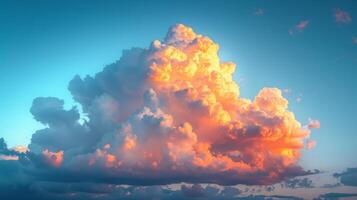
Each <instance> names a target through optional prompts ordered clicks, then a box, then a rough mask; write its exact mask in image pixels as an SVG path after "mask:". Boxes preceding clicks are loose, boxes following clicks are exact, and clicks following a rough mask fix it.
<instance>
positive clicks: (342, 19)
mask: <svg viewBox="0 0 357 200" xmlns="http://www.w3.org/2000/svg"><path fill="white" fill-rule="evenodd" d="M334 18H335V22H336V23H338V24H349V23H351V22H352V17H351V15H350V14H349V13H348V12H346V11H344V10H341V9H336V10H335V11H334Z"/></svg>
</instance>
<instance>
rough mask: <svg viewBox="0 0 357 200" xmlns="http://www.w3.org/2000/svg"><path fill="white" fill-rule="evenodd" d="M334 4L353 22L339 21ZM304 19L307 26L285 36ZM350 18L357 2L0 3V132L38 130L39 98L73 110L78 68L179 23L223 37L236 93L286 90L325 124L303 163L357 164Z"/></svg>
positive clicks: (95, 65)
mask: <svg viewBox="0 0 357 200" xmlns="http://www.w3.org/2000/svg"><path fill="white" fill-rule="evenodd" d="M257 9H262V10H263V12H264V13H263V14H262V15H256V14H255V11H256V10H257ZM336 9H341V10H344V11H346V12H348V13H349V14H350V15H351V17H352V21H351V22H350V23H348V24H343V23H342V24H341V23H336V22H335V19H334V16H333V14H334V11H335V10H336ZM304 20H309V24H308V26H307V27H306V28H305V29H304V31H302V32H299V31H296V32H295V34H293V35H291V34H289V29H291V28H293V27H294V26H295V25H297V24H298V23H299V22H301V21H304ZM356 20H357V2H356V1H353V0H351V1H347V0H344V1H323V3H321V2H319V1H299V2H298V1H198V0H197V1H179V2H168V1H104V2H103V1H85V3H84V1H75V2H72V1H66V0H65V1H32V2H31V1H16V2H14V1H7V0H0V81H1V84H0V94H1V97H2V98H1V101H0V108H1V112H0V124H1V126H0V137H4V138H5V139H6V141H7V143H8V145H9V146H14V145H19V144H28V143H29V142H30V139H31V135H32V134H33V133H34V131H35V130H37V129H39V128H40V127H41V126H42V125H40V124H39V123H37V122H36V121H35V120H34V119H33V117H32V115H31V114H30V112H29V108H30V107H31V104H32V100H33V99H34V98H35V97H38V96H55V97H59V98H62V99H64V100H65V102H66V107H71V106H72V105H75V103H74V101H73V100H72V98H71V95H70V93H69V91H68V90H67V85H68V82H69V80H71V79H72V78H73V76H74V75H75V74H79V75H81V76H84V75H86V74H91V75H93V74H94V73H96V72H98V71H100V70H101V69H102V68H103V67H104V66H105V65H106V64H110V63H111V62H114V61H115V60H117V59H119V58H120V56H121V51H122V50H123V49H128V48H131V47H147V46H148V45H149V44H150V42H151V41H152V40H154V39H162V38H163V37H164V36H165V33H166V31H167V29H168V28H169V27H170V26H172V25H173V24H176V23H183V24H186V25H188V26H191V27H192V28H193V29H194V30H195V31H196V32H198V33H203V34H205V35H208V36H209V37H211V38H212V39H213V40H215V41H216V42H217V43H219V44H220V55H221V58H222V60H225V61H233V62H235V63H236V64H237V66H238V67H237V71H236V73H235V80H236V81H239V82H240V86H241V95H242V96H244V97H248V98H253V97H254V96H255V95H256V94H257V93H258V91H259V90H260V89H261V88H263V87H278V88H281V89H289V90H290V91H291V92H290V93H288V94H285V96H286V97H287V98H288V99H289V106H290V109H291V110H292V111H293V112H294V113H295V114H296V117H297V118H298V120H299V121H300V122H302V123H303V124H306V123H307V122H308V118H309V117H311V118H313V119H318V120H319V121H320V122H321V128H320V129H318V130H314V131H313V134H312V139H314V140H316V141H317V146H316V147H315V148H314V149H313V150H310V151H308V152H304V156H303V158H302V160H301V163H302V165H303V166H304V167H306V168H308V169H311V168H318V169H322V170H328V171H329V170H340V169H344V168H346V167H350V166H357V159H356V157H357V149H356V141H357V131H356V127H355V125H356V121H357V120H356V119H357V118H356V112H357V106H356V100H357V44H354V43H353V40H352V38H353V37H357V26H356ZM297 98H301V101H300V102H298V101H297Z"/></svg>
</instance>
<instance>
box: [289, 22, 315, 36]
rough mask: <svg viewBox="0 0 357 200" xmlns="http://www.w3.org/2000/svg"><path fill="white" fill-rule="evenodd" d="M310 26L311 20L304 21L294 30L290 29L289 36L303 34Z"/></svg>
mask: <svg viewBox="0 0 357 200" xmlns="http://www.w3.org/2000/svg"><path fill="white" fill-rule="evenodd" d="M309 24H310V21H309V20H303V21H300V22H299V23H298V24H296V25H295V26H294V27H293V28H290V29H289V34H290V35H293V34H295V33H296V32H303V31H304V30H305V29H306V28H307V27H308V26H309Z"/></svg>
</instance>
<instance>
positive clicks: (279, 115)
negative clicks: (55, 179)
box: [29, 24, 320, 185]
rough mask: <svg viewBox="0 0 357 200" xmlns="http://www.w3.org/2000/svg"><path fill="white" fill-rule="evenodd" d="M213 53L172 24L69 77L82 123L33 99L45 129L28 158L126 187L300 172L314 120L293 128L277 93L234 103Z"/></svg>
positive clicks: (233, 89)
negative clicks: (160, 34) (141, 45)
mask: <svg viewBox="0 0 357 200" xmlns="http://www.w3.org/2000/svg"><path fill="white" fill-rule="evenodd" d="M218 50H219V45H218V44H217V43H215V42H214V41H212V40H211V39H210V38H208V37H206V36H203V35H199V34H196V33H195V32H194V31H193V30H192V29H191V28H189V27H187V26H184V25H182V24H177V25H175V26H173V27H171V29H170V30H169V32H168V34H167V36H166V38H165V39H164V40H163V41H159V40H155V41H154V42H152V44H151V46H150V47H149V48H147V49H137V48H136V49H131V50H127V51H124V53H123V56H122V58H121V59H120V60H119V61H118V62H116V63H114V64H112V65H109V66H107V67H106V68H105V69H104V70H103V71H102V72H100V73H98V74H97V75H96V76H95V77H94V78H93V77H86V78H84V79H81V78H79V77H78V76H77V77H75V78H74V79H73V80H72V81H71V83H70V85H69V90H70V91H71V93H72V95H73V98H74V99H75V100H76V101H77V102H79V103H80V104H81V105H82V107H83V111H84V113H85V114H87V116H88V118H89V119H88V120H87V121H86V122H85V123H84V124H80V123H79V122H78V119H79V114H78V111H77V110H76V109H74V108H73V109H71V110H64V109H63V101H62V102H61V101H60V100H58V99H55V98H53V99H50V98H47V99H46V98H42V99H37V101H36V100H35V101H34V105H33V107H32V109H31V112H32V113H33V115H34V117H35V119H37V120H38V121H40V122H42V123H44V124H46V125H48V127H49V128H48V129H44V130H40V131H38V132H36V133H35V134H34V135H33V137H32V143H31V144H30V145H29V148H30V152H31V154H34V155H37V156H40V157H42V158H43V160H44V162H42V163H43V164H44V165H45V166H47V167H48V168H49V169H51V170H50V173H54V172H56V171H60V172H61V173H69V174H70V173H71V174H76V176H75V177H77V178H78V177H79V176H80V177H81V178H87V179H89V180H93V179H100V180H101V181H103V182H106V181H108V180H110V182H117V183H123V184H135V185H140V184H143V185H150V184H170V183H178V182H189V183H216V184H221V185H232V184H258V185H267V184H272V183H276V182H279V181H281V180H284V179H286V178H289V177H293V176H298V175H305V174H308V173H310V172H307V171H304V170H303V169H302V168H301V167H300V166H299V165H298V161H299V158H300V157H301V150H302V149H304V148H312V147H313V146H314V145H315V142H312V141H309V142H308V145H307V146H305V145H304V144H306V141H307V139H308V138H309V135H310V128H318V127H319V126H320V125H319V123H318V126H317V122H318V121H310V122H314V123H313V125H311V126H302V125H301V124H300V123H299V122H298V121H297V120H296V118H295V116H294V114H293V113H292V112H291V111H289V110H288V100H287V99H285V98H284V97H283V96H282V92H281V90H279V89H278V88H263V89H262V90H261V91H260V92H259V93H258V95H257V96H256V97H255V98H254V99H253V100H249V99H245V98H242V97H240V94H239V86H238V84H237V83H236V82H235V81H234V80H233V79H232V76H233V73H234V72H235V68H236V66H235V64H234V63H232V62H222V61H221V60H220V59H219V57H218ZM312 144H313V145H312Z"/></svg>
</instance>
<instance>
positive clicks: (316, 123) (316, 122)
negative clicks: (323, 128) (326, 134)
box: [307, 118, 320, 129]
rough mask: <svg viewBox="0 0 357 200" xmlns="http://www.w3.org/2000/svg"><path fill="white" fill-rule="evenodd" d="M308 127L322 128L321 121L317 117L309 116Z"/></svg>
mask: <svg viewBox="0 0 357 200" xmlns="http://www.w3.org/2000/svg"><path fill="white" fill-rule="evenodd" d="M307 127H308V128H310V129H312V128H320V121H319V120H317V119H311V118H309V123H308V125H307Z"/></svg>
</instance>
